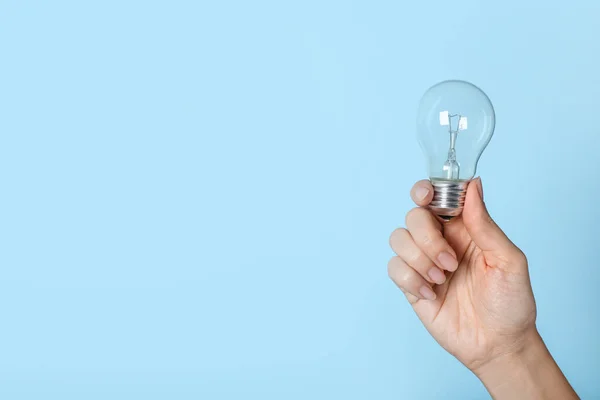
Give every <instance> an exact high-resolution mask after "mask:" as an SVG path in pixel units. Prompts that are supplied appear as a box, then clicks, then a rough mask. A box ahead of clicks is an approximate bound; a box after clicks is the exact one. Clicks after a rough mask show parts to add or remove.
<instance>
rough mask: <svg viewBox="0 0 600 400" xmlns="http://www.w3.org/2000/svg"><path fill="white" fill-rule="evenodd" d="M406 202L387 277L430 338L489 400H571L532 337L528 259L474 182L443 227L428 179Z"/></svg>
mask: <svg viewBox="0 0 600 400" xmlns="http://www.w3.org/2000/svg"><path fill="white" fill-rule="evenodd" d="M411 197H412V198H413V200H414V201H415V203H417V205H419V206H420V207H418V208H415V209H413V210H411V211H410V212H409V213H408V214H407V215H406V227H407V228H406V229H403V228H400V229H397V230H395V231H394V232H393V233H392V235H391V237H390V245H391V247H392V249H393V250H394V252H395V253H396V254H397V257H393V258H392V259H391V260H390V262H389V264H388V273H389V275H390V277H391V278H392V280H393V281H394V282H395V283H396V284H397V285H398V286H399V287H400V289H401V290H402V291H403V292H404V293H405V294H406V297H407V299H408V301H409V302H410V303H411V304H412V307H413V309H414V310H415V312H416V313H417V315H418V316H419V318H420V319H421V321H422V322H423V324H424V325H425V327H426V328H427V330H428V331H429V332H430V333H431V335H432V336H433V337H434V338H435V339H436V340H437V342H438V343H439V344H440V345H441V346H442V347H443V348H444V349H446V350H447V351H448V352H449V353H451V354H453V355H454V356H455V357H456V358H458V359H459V360H460V361H461V362H462V363H463V364H464V365H465V366H467V367H468V368H469V369H471V370H472V371H473V372H475V373H476V374H477V375H478V376H479V378H480V379H481V380H482V381H483V383H484V384H485V385H486V387H487V388H488V390H489V391H490V393H491V394H492V395H493V396H494V398H506V399H511V400H513V399H517V398H544V399H546V398H559V399H568V398H569V399H570V398H577V395H576V394H575V393H574V392H573V391H572V389H571V387H570V385H569V384H568V382H567V381H566V379H565V378H564V376H563V375H562V373H561V372H560V369H559V368H558V366H557V365H556V364H555V363H554V360H553V359H552V357H551V356H550V353H549V352H548V351H547V349H546V347H545V345H544V344H543V341H542V339H541V337H540V336H539V334H538V333H537V330H536V327H535V319H536V306H535V301H534V298H533V292H532V289H531V283H530V280H529V272H528V268H527V259H526V258H525V255H524V254H523V252H521V250H519V248H517V247H516V246H515V245H514V244H513V243H512V242H511V241H510V240H509V239H508V238H507V237H506V235H505V234H504V233H503V232H502V230H501V229H500V228H499V227H498V225H496V224H495V223H494V221H493V220H492V219H491V217H490V215H489V214H488V211H487V209H486V207H485V204H484V202H483V189H482V186H481V180H480V179H475V180H473V181H472V182H471V183H470V184H469V187H468V190H467V195H466V200H465V206H464V209H463V212H462V215H461V216H460V217H456V218H454V219H452V220H450V221H449V222H446V223H443V222H442V221H441V220H440V219H439V218H438V217H437V216H435V215H434V214H432V213H431V212H430V211H429V210H428V209H427V208H425V207H426V206H427V205H428V204H429V202H430V201H431V200H432V198H433V187H432V186H431V184H430V183H429V181H420V182H417V183H416V184H415V186H414V187H413V189H412V191H411Z"/></svg>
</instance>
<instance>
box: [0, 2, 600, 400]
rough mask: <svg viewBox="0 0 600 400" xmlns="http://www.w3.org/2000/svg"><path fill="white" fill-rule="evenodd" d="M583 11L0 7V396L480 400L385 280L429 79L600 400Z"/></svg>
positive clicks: (592, 132)
mask: <svg viewBox="0 0 600 400" xmlns="http://www.w3.org/2000/svg"><path fill="white" fill-rule="evenodd" d="M599 18H600V3H598V2H597V1H593V0H589V1H569V2H548V1H544V2H542V1H534V2H524V1H515V0H509V1H495V2H490V1H481V0H479V1H476V0H471V1H468V0H457V1H452V2H449V1H442V0H435V1H426V2H419V1H412V2H406V1H391V0H377V1H360V2H359V1H316V0H311V1H287V2H284V1H275V0H273V1H264V0H260V1H252V2H250V1H221V2H217V1H214V2H207V1H200V2H198V1H166V0H165V1H99V0H98V1H64V0H61V1H58V0H57V1H16V0H13V1H10V0H2V1H1V2H0V139H1V142H0V177H1V185H2V190H1V193H2V194H1V197H0V206H1V207H0V210H1V211H0V398H2V399H61V400H65V399H137V398H139V399H265V400H270V399H338V398H339V399H377V400H378V399H390V400H391V399H411V400H412V399H417V400H419V399H483V398H486V397H487V394H486V392H485V390H484V388H483V386H482V385H481V384H480V383H479V382H478V381H477V380H476V378H474V377H473V376H472V375H471V373H470V372H469V371H467V370H466V369H465V368H464V367H463V366H462V365H460V364H459V363H458V362H457V361H456V360H455V359H453V358H452V357H451V356H450V355H447V354H446V353H445V352H444V351H443V350H442V349H440V348H439V347H438V346H437V344H436V343H435V342H434V340H433V339H432V338H431V337H430V336H429V335H428V334H427V332H426V331H425V330H424V328H422V326H421V325H420V323H419V322H418V320H417V318H416V317H415V316H414V315H413V312H412V310H411V309H410V307H409V305H408V304H407V303H406V301H405V299H404V297H403V295H402V293H401V292H400V291H399V290H398V289H397V288H396V287H395V286H394V285H393V284H392V283H391V281H389V279H388V277H387V272H386V264H387V261H388V259H389V258H390V257H391V256H392V252H391V250H390V249H389V248H388V236H389V234H390V232H391V231H392V230H393V229H394V228H396V227H398V226H401V225H402V224H403V221H404V214H405V213H406V211H408V210H409V209H410V208H411V207H412V205H411V202H410V199H409V196H408V192H409V189H410V187H411V186H412V184H413V182H414V181H416V180H418V179H421V178H424V177H425V162H424V158H423V156H422V154H421V152H420V149H419V146H418V144H417V141H416V139H415V118H416V109H417V104H418V100H419V98H420V96H421V95H422V93H423V92H424V91H425V90H426V89H427V88H428V87H429V86H430V85H431V84H433V83H436V82H438V81H440V80H444V79H449V78H455V79H465V80H469V81H472V82H474V83H475V84H477V85H479V86H480V87H482V88H483V89H484V90H485V91H486V93H487V94H488V95H489V96H490V98H491V99H492V101H493V103H494V105H495V108H496V113H497V129H496V134H495V136H494V138H493V139H492V141H491V143H490V145H489V147H488V149H487V150H486V152H485V153H484V155H483V157H482V159H481V161H480V168H479V173H480V175H481V176H482V179H483V184H484V188H485V192H486V200H487V203H488V206H489V208H490V211H491V213H492V214H493V216H494V217H495V219H496V220H497V222H498V223H499V224H500V225H501V226H502V227H503V228H504V229H505V231H506V232H507V233H508V235H509V236H510V237H511V238H512V239H513V240H514V241H515V242H516V243H517V244H518V245H519V246H520V247H522V249H523V250H524V251H525V253H526V254H527V256H528V257H529V260H530V268H531V275H532V280H533V285H534V291H535V295H536V299H537V302H538V308H539V320H538V323H539V328H540V330H541V332H542V334H543V337H544V338H545V340H546V342H547V344H548V346H549V348H550V350H551V351H552V353H553V354H554V356H555V358H556V359H557V361H558V363H559V364H560V366H561V367H562V368H563V370H564V372H565V373H566V375H567V377H568V378H569V379H570V381H571V382H572V383H573V385H574V386H575V388H576V390H578V392H579V393H580V395H581V396H583V398H585V399H594V398H600V385H599V384H598V374H599V370H600V348H599V344H598V336H599V335H598V330H599V327H600V314H599V313H598V303H599V302H600V295H599V291H598V280H599V279H600V260H599V249H600V246H599V245H598V238H599V237H600V225H599V222H600V212H599V211H598V206H597V204H598V201H597V200H598V197H599V196H600V181H599V180H598V179H597V178H598V169H599V165H600V164H599V157H600V135H599V133H600V120H599V118H598V115H599V107H600V104H599V99H600V77H599V74H598V71H599V70H600V58H599V56H598V54H600V42H599V41H598V38H600V25H599V24H598V20H599Z"/></svg>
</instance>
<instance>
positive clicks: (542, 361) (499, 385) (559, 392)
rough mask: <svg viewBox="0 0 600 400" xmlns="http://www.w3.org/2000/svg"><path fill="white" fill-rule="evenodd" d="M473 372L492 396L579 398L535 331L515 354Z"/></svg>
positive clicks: (514, 399)
mask: <svg viewBox="0 0 600 400" xmlns="http://www.w3.org/2000/svg"><path fill="white" fill-rule="evenodd" d="M474 372H475V374H476V375H477V376H478V377H479V379H480V380H481V382H482V383H483V384H484V385H485V387H486V388H487V390H488V392H489V393H490V395H491V396H492V397H493V398H494V399H496V400H519V399H524V400H525V399H527V400H530V399H532V400H533V399H536V400H537V399H539V400H554V399H556V400H571V399H579V397H578V396H577V394H576V393H575V391H574V390H573V388H572V387H571V385H570V384H569V382H568V381H567V379H566V378H565V376H564V375H563V373H562V371H561V370H560V368H559V367H558V365H557V364H556V362H555V361H554V359H553V358H552V355H551V354H550V352H549V351H548V349H547V348H546V345H545V344H544V342H543V341H542V338H541V337H540V336H539V334H538V333H537V332H534V333H532V334H531V335H530V337H529V338H528V340H527V344H526V346H525V347H524V348H523V350H522V351H521V352H519V354H510V355H505V356H501V357H498V358H497V359H495V360H493V361H491V362H490V363H489V364H487V365H485V366H484V367H482V368H481V369H479V370H477V371H474Z"/></svg>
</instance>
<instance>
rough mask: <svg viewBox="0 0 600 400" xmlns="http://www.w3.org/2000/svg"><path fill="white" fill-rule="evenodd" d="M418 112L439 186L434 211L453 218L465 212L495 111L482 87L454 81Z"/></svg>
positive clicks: (432, 93) (432, 91)
mask: <svg viewBox="0 0 600 400" xmlns="http://www.w3.org/2000/svg"><path fill="white" fill-rule="evenodd" d="M417 114H418V116H417V138H418V140H419V144H420V145H421V149H422V150H423V152H424V153H425V157H426V158H427V167H428V174H429V179H430V180H431V183H432V185H433V188H434V196H433V200H432V202H431V203H430V208H431V210H432V211H433V212H434V213H436V214H437V215H439V216H440V217H441V218H443V219H444V220H450V219H452V218H453V217H455V216H458V215H460V214H461V212H462V209H463V206H464V202H465V196H466V191H467V185H468V184H469V182H470V181H471V179H473V177H474V176H475V172H476V170H477V162H478V161H479V157H481V153H483V150H484V149H485V148H486V146H487V144H488V143H489V141H490V139H491V138H492V135H493V134H494V127H495V125H496V117H495V114H494V107H493V106H492V102H491V101H490V99H489V98H488V97H487V95H486V94H485V93H484V92H483V91H482V90H481V89H479V88H478V87H477V86H475V85H473V84H472V83H469V82H465V81H457V80H451V81H444V82H440V83H438V84H436V85H434V86H432V87H431V88H429V90H427V91H426V92H425V94H424V95H423V97H422V98H421V102H420V104H419V110H418V113H417Z"/></svg>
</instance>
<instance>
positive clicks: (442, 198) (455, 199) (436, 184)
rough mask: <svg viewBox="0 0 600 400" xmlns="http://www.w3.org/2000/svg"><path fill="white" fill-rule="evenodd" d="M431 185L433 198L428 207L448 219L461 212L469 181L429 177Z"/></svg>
mask: <svg viewBox="0 0 600 400" xmlns="http://www.w3.org/2000/svg"><path fill="white" fill-rule="evenodd" d="M431 184H432V185H433V200H432V201H431V203H430V204H429V208H430V209H431V210H432V211H433V212H434V213H436V214H437V215H439V216H440V218H442V219H444V220H446V221H449V220H451V219H452V218H454V217H457V216H459V215H460V214H461V213H462V210H463V207H464V205H465V197H466V196H467V186H469V181H459V180H444V179H433V178H432V179H431Z"/></svg>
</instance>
